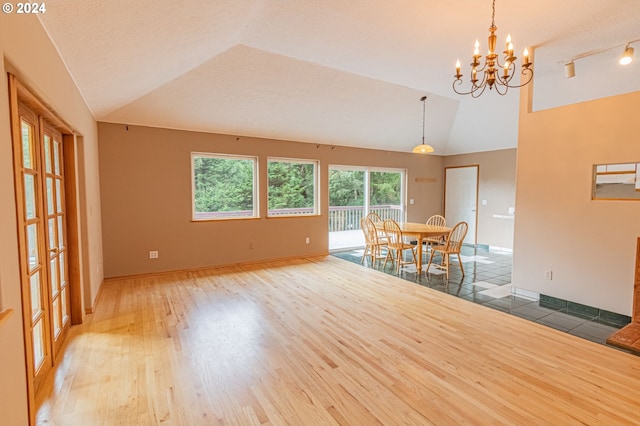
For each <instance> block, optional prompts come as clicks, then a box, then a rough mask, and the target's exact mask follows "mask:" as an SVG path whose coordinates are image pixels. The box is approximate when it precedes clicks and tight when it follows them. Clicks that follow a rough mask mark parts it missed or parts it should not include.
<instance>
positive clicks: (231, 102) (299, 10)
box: [39, 0, 640, 154]
mask: <svg viewBox="0 0 640 426" xmlns="http://www.w3.org/2000/svg"><path fill="white" fill-rule="evenodd" d="M39 17H40V20H41V22H42V23H43V25H44V27H45V28H46V30H47V31H48V33H49V35H50V36H51V38H52V40H53V42H54V44H55V45H56V46H57V48H58V50H59V51H60V53H61V56H62V58H63V60H64V61H65V63H66V64H67V66H68V68H69V71H70V72H71V74H72V75H73V77H74V79H75V81H76V83H77V84H78V87H79V88H80V91H81V92H82V94H83V96H84V98H85V100H86V102H87V104H88V105H89V108H91V110H92V111H93V113H94V115H95V117H96V119H97V120H99V121H108V122H119V123H127V124H139V125H146V126H156V127H167V128H175V129H188V130H198V131H207V132H218V133H228V134H234V135H244V136H258V137H266V138H277V139H289V140H299V141H305V142H314V143H328V144H335V145H347V146H361V147H367V148H375V149H384V150H394V151H410V150H411V148H412V147H413V146H414V145H416V144H418V143H420V140H421V134H422V103H421V102H420V98H421V97H422V96H424V95H427V96H428V100H427V121H426V124H427V130H426V136H427V142H428V143H430V144H432V145H434V147H435V148H436V153H438V154H455V153H463V152H477V151H486V150H493V149H502V148H510V147H515V146H516V145H517V120H518V91H517V90H514V91H510V92H509V93H508V94H507V96H499V95H497V94H496V93H485V94H484V95H483V96H482V97H481V98H478V99H471V98H469V97H464V96H459V95H456V94H455V93H454V92H453V90H452V89H451V83H452V76H453V73H454V66H453V65H454V63H455V60H456V59H457V58H460V60H461V62H462V63H463V64H466V63H468V62H469V60H470V55H471V51H472V48H473V42H474V41H475V39H476V38H478V39H479V40H480V42H481V44H482V46H483V47H482V48H481V49H482V50H481V52H482V53H484V52H485V51H486V37H487V35H488V31H487V29H488V27H489V25H490V23H491V2H490V1H489V0H412V1H411V0H407V1H394V0H349V1H344V0H323V1H317V0H295V1H292V0H216V1H211V0H175V1H168V0H139V1H135V2H132V1H130V0H109V1H104V0H83V1H77V0H50V1H48V2H47V13H46V14H42V15H39ZM495 20H496V25H497V26H498V37H499V39H498V40H499V43H498V46H499V47H501V46H502V44H503V43H504V42H503V40H504V38H505V37H506V34H507V33H508V32H509V33H511V35H512V38H513V42H514V45H515V46H516V49H517V51H518V53H516V55H517V56H520V54H521V51H522V48H523V47H525V44H526V45H527V46H529V47H530V48H531V47H533V48H534V49H535V52H536V57H535V65H534V67H535V71H536V75H535V77H534V83H535V93H534V107H535V108H537V109H544V108H550V107H555V106H560V105H565V104H568V103H574V102H581V101H585V100H589V99H595V98H598V97H603V96H610V95H614V94H620V93H626V92H630V91H636V90H640V64H639V63H640V58H636V61H635V62H634V63H632V64H631V65H630V66H628V67H626V68H624V69H623V68H621V67H620V66H619V65H617V62H616V60H615V59H616V57H617V56H618V55H619V54H620V53H621V51H622V47H623V45H624V44H625V43H626V42H628V41H630V40H636V39H640V1H637V0H565V1H562V2H558V1H555V0H537V1H522V0H497V4H496V18H495ZM634 45H635V44H634ZM635 47H636V50H637V51H638V52H640V43H638V44H637V45H635ZM604 49H610V50H607V51H606V52H603V53H599V54H596V55H593V56H589V57H586V58H584V59H579V60H578V61H577V62H576V72H577V75H576V77H575V78H573V79H565V78H564V74H563V63H564V62H566V61H567V60H569V59H572V58H575V57H578V56H582V55H584V54H589V53H592V52H596V51H601V50H604ZM465 71H466V70H465V69H464V67H463V74H465V73H466V74H468V71H467V72H465ZM603 76H606V77H605V78H603Z"/></svg>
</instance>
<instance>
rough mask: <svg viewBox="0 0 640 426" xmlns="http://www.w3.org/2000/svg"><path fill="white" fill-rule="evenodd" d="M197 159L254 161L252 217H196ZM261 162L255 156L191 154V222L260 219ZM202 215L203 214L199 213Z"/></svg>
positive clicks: (209, 153)
mask: <svg viewBox="0 0 640 426" xmlns="http://www.w3.org/2000/svg"><path fill="white" fill-rule="evenodd" d="M196 157H208V158H222V159H228V160H250V161H253V182H252V187H253V214H252V215H251V216H228V217H206V218H203V217H196V214H198V213H196V188H195V184H196V179H195V169H194V167H193V166H194V159H195V158H196ZM258 166H259V161H258V157H257V156H255V155H236V154H220V153H212V152H192V153H191V220H192V221H193V222H208V221H216V220H241V219H258V218H260V199H259V197H258V192H259V187H258V173H259V169H258ZM199 214H202V213H199Z"/></svg>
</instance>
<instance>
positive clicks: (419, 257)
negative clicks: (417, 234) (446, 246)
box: [416, 238, 422, 275]
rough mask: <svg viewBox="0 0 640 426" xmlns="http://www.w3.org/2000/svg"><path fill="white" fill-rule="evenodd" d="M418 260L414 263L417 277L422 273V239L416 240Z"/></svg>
mask: <svg viewBox="0 0 640 426" xmlns="http://www.w3.org/2000/svg"><path fill="white" fill-rule="evenodd" d="M417 251H418V259H417V262H416V269H417V272H418V275H420V274H421V273H422V238H418V250H417Z"/></svg>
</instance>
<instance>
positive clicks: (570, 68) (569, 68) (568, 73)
mask: <svg viewBox="0 0 640 426" xmlns="http://www.w3.org/2000/svg"><path fill="white" fill-rule="evenodd" d="M564 76H565V77H566V78H572V77H575V76H576V63H575V62H573V61H570V62H567V63H566V64H564Z"/></svg>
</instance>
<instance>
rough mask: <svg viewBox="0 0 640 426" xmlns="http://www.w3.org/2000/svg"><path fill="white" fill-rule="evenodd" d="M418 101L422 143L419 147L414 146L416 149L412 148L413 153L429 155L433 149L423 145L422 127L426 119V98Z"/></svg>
mask: <svg viewBox="0 0 640 426" xmlns="http://www.w3.org/2000/svg"><path fill="white" fill-rule="evenodd" d="M420 100H421V101H422V143H421V144H420V145H416V147H415V148H413V152H415V153H416V154H430V153H432V152H433V151H434V149H433V147H432V146H431V145H427V144H426V143H424V126H425V119H426V117H427V103H426V100H427V97H426V96H423V97H421V98H420Z"/></svg>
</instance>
